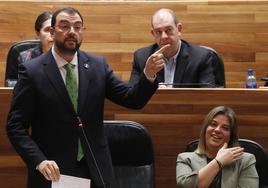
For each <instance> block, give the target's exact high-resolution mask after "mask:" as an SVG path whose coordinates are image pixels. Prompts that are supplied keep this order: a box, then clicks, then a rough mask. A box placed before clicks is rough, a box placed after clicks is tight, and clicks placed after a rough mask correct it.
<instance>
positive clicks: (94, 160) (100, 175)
mask: <svg viewBox="0 0 268 188" xmlns="http://www.w3.org/2000/svg"><path fill="white" fill-rule="evenodd" d="M77 120H78V122H79V124H78V127H79V128H80V130H81V132H82V136H83V137H84V139H85V141H86V145H87V148H88V150H89V153H90V154H91V157H92V160H93V163H94V165H95V167H96V169H97V172H98V176H99V178H100V180H101V182H102V184H103V188H106V184H105V182H104V179H103V176H102V174H101V171H100V168H99V165H98V163H97V160H96V158H95V155H94V153H93V150H92V147H91V146H90V143H89V141H88V139H87V136H86V133H85V130H84V126H83V123H82V121H81V119H80V117H79V116H77Z"/></svg>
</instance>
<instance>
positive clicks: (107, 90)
mask: <svg viewBox="0 0 268 188" xmlns="http://www.w3.org/2000/svg"><path fill="white" fill-rule="evenodd" d="M83 30H84V26H83V18H82V16H81V14H80V13H79V12H78V11H77V10H76V9H73V8H70V7H69V8H63V9H60V10H58V11H56V12H55V13H54V14H53V17H52V21H51V34H52V37H53V40H54V45H53V47H52V49H51V50H50V51H49V52H48V53H45V54H43V55H41V56H39V57H37V58H36V59H33V60H31V61H29V62H26V63H24V64H21V65H20V66H19V80H18V83H17V85H16V86H15V88H14V91H13V100H12V104H11V109H10V112H9V115H8V123H7V133H8V137H9V139H10V141H11V143H12V144H13V146H14V147H15V149H16V151H17V152H18V153H19V155H20V156H21V157H22V159H23V160H24V161H25V163H26V165H27V167H28V188H50V187H51V181H58V180H59V178H60V174H65V175H73V176H78V177H83V178H89V179H91V180H92V182H93V183H92V187H93V188H96V187H106V188H108V187H110V184H111V183H112V179H113V169H112V162H111V157H110V152H109V148H108V144H107V139H106V137H105V134H104V130H103V111H104V101H105V98H107V99H109V100H111V101H113V102H114V103H117V104H119V105H123V106H125V107H129V108H134V109H139V108H142V107H143V106H144V105H145V104H146V103H147V101H148V100H149V99H150V97H151V96H152V95H153V93H154V92H155V90H156V89H157V87H158V82H157V80H156V79H154V78H153V76H154V75H155V74H156V73H157V72H158V71H159V70H161V69H162V68H163V66H164V61H163V59H162V58H163V54H162V51H164V50H165V48H166V47H164V48H162V49H160V50H159V51H157V52H156V53H154V54H153V55H152V56H150V57H149V58H148V62H147V64H146V66H145V68H144V74H143V75H142V76H141V78H140V80H139V82H138V83H137V84H135V85H134V86H133V87H129V86H127V85H126V84H125V83H124V82H122V81H121V80H119V79H118V78H117V77H116V76H115V75H114V73H113V71H112V70H111V69H110V68H109V66H108V65H107V63H106V60H105V59H104V58H103V57H101V56H94V55H91V54H88V53H85V52H83V51H80V50H79V47H80V45H81V43H82V38H83ZM167 47H168V46H167ZM67 67H71V69H72V73H71V74H72V79H71V78H70V74H69V73H68V69H67ZM68 74H69V76H68ZM67 77H68V79H67ZM69 80H72V84H73V83H76V84H77V85H72V86H73V87H72V86H71V87H72V90H69V88H70V87H69V84H67V83H69ZM67 85H68V86H67ZM74 90H76V92H74ZM70 91H72V92H70ZM75 95H78V96H77V98H76V99H75V97H74V96H75ZM73 99H74V100H73ZM30 127H31V133H29V128H30ZM80 146H81V147H82V149H81V147H80ZM79 148H80V149H79ZM90 150H92V152H90ZM78 154H79V156H80V157H81V158H80V157H79V158H78Z"/></svg>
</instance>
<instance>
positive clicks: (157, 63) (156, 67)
mask: <svg viewBox="0 0 268 188" xmlns="http://www.w3.org/2000/svg"><path fill="white" fill-rule="evenodd" d="M169 47H170V44H167V45H165V46H163V47H162V48H160V49H159V50H158V51H156V52H155V53H153V54H152V55H151V56H150V57H149V58H148V59H147V61H146V65H145V68H144V73H145V75H146V76H147V77H149V78H155V76H156V73H158V72H159V71H160V70H161V69H162V68H163V67H164V65H165V62H164V60H163V57H164V55H163V52H164V51H166V50H167V48H169Z"/></svg>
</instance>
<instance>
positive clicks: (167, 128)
mask: <svg viewBox="0 0 268 188" xmlns="http://www.w3.org/2000/svg"><path fill="white" fill-rule="evenodd" d="M11 91H12V90H11V89H3V88H0V118H1V119H0V136H1V137H0V139H1V141H0V151H1V158H0V180H2V181H1V182H7V181H4V180H6V179H7V178H8V179H11V180H12V181H11V182H14V183H13V184H14V185H11V184H12V183H11V184H10V185H6V186H3V187H5V188H11V187H12V188H13V187H14V188H15V187H16V188H17V187H23V186H18V185H23V183H24V181H25V177H26V175H25V172H26V171H25V168H24V166H23V163H22V162H21V160H20V159H19V158H17V155H16V153H15V152H14V151H13V149H12V148H11V146H10V144H9V142H8V140H7V138H6V133H5V124H6V116H7V111H8V108H9V104H10V98H11V96H10V95H11ZM267 99H268V90H267V89H252V90H250V89H249V90H247V89H176V90H159V91H157V93H156V94H155V95H154V96H153V97H152V99H151V100H150V101H149V103H148V104H147V105H146V107H145V108H144V109H142V110H129V109H126V108H123V107H119V106H117V105H115V104H112V103H111V102H109V101H107V102H106V107H105V119H107V120H108V119H109V120H133V121H136V122H139V123H141V124H143V125H144V126H145V127H146V128H147V129H148V131H149V133H150V134H151V136H152V140H153V145H154V151H155V162H156V188H167V187H168V188H169V187H170V188H171V187H175V165H176V157H177V154H178V153H180V152H183V151H184V149H185V146H186V144H187V143H188V142H190V141H192V140H193V139H196V138H198V135H199V130H200V127H201V123H202V121H203V118H204V116H205V115H206V114H207V113H208V111H209V110H210V109H211V108H213V107H215V106H218V105H228V106H230V107H232V108H233V109H234V110H235V112H236V114H237V117H238V124H239V134H240V137H241V138H248V139H252V140H255V141H257V142H258V143H260V144H261V145H262V146H263V147H264V148H265V150H266V151H268V126H267V122H268V110H267V109H268V100H267ZM2 153H3V154H4V156H3V155H2ZM7 157H8V158H7ZM14 179H16V181H18V183H17V182H15V181H14Z"/></svg>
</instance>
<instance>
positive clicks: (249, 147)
mask: <svg viewBox="0 0 268 188" xmlns="http://www.w3.org/2000/svg"><path fill="white" fill-rule="evenodd" d="M238 142H239V144H240V146H241V147H243V148H244V151H245V152H248V153H251V154H254V155H255V158H256V169H257V172H258V175H259V180H260V186H259V188H268V178H267V177H268V156H267V154H266V153H265V151H264V149H263V147H262V146H261V145H260V144H258V143H257V142H254V141H252V140H248V139H242V138H240V139H238ZM197 145H198V140H194V141H192V142H190V143H189V144H188V145H187V147H186V150H185V151H186V152H192V151H194V150H195V149H196V148H197Z"/></svg>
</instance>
